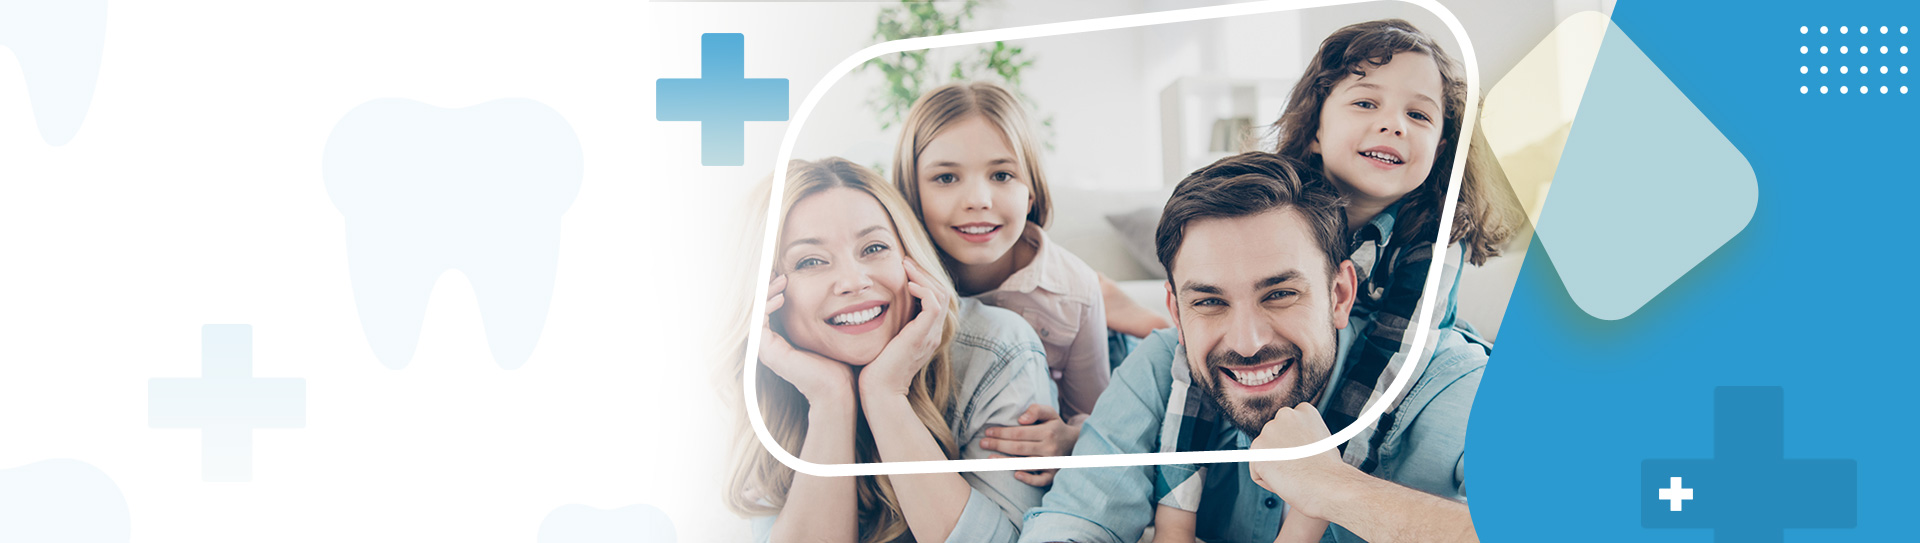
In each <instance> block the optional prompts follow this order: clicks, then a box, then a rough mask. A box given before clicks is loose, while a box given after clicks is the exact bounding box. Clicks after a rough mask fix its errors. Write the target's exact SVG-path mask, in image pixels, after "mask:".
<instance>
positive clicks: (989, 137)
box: [918, 115, 1033, 266]
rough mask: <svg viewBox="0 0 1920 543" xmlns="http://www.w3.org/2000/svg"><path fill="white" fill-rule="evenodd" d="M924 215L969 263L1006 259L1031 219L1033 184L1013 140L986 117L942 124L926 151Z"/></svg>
mask: <svg viewBox="0 0 1920 543" xmlns="http://www.w3.org/2000/svg"><path fill="white" fill-rule="evenodd" d="M918 166H919V168H918V170H919V175H920V179H919V180H918V183H919V184H920V215H921V218H922V220H924V221H925V222H926V224H927V232H928V233H929V234H932V236H933V242H934V244H936V245H939V246H940V249H941V250H942V251H945V252H946V254H947V256H948V257H951V258H953V260H954V261H956V262H957V263H959V264H961V265H963V266H981V265H988V264H995V263H1005V262H1006V259H1007V258H1008V257H1009V255H1010V254H1011V252H1012V249H1013V245H1014V243H1015V242H1017V241H1019V239H1020V235H1021V234H1022V233H1023V232H1024V231H1025V229H1026V224H1027V222H1026V221H1027V219H1026V217H1027V211H1028V209H1029V207H1030V206H1031V204H1032V203H1033V190H1032V187H1031V186H1030V185H1029V184H1028V183H1029V181H1027V180H1026V179H1024V178H1023V177H1024V176H1023V175H1022V173H1023V172H1025V171H1026V170H1025V168H1024V166H1023V165H1022V164H1021V162H1020V159H1019V157H1018V156H1017V155H1015V154H1014V151H1013V147H1012V145H1010V144H1009V142H1008V140H1007V137H1006V136H1005V135H1003V134H1001V132H1000V129H999V128H997V127H995V126H994V125H993V124H992V123H990V122H988V121H987V119H986V118H985V117H982V116H979V115H974V116H972V117H969V118H967V119H964V120H961V121H958V122H955V123H954V124H953V125H952V126H948V127H947V128H946V129H944V130H941V131H940V133H939V134H938V135H936V136H934V138H933V141H931V142H929V143H928V144H927V148H926V150H925V151H921V152H920V159H919V164H918Z"/></svg>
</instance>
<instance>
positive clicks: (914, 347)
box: [860, 259, 947, 396]
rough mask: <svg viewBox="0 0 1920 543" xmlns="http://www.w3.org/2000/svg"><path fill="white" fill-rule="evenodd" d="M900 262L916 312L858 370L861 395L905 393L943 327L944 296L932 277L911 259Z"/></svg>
mask: <svg viewBox="0 0 1920 543" xmlns="http://www.w3.org/2000/svg"><path fill="white" fill-rule="evenodd" d="M902 262H904V263H905V264H904V266H906V269H907V293H908V294H910V295H912V296H913V297H914V299H915V300H916V301H918V302H919V304H918V305H919V306H920V312H919V314H916V315H914V316H913V320H910V321H907V324H906V326H904V327H902V328H901V329H900V333H899V334H896V335H894V336H893V340H891V341H888V342H887V346H886V347H885V348H882V349H880V355H879V356H877V357H874V359H873V363H871V364H867V366H866V367H865V368H863V369H861V370H860V394H861V395H862V396H872V395H876V394H897V395H903V396H904V395H906V393H907V388H908V386H909V385H911V384H913V378H914V376H916V375H919V374H920V369H921V368H925V367H926V366H927V362H930V361H932V360H933V355H934V354H935V351H937V350H939V349H940V336H941V334H942V332H944V331H945V328H946V318H947V299H946V296H945V294H944V293H942V292H941V291H940V290H939V289H936V288H934V287H933V286H932V285H933V284H934V283H933V282H932V278H931V277H929V276H928V275H927V274H926V273H925V272H923V271H921V270H920V266H919V265H917V264H915V263H914V262H913V260H912V259H902Z"/></svg>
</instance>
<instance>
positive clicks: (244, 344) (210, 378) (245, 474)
mask: <svg viewBox="0 0 1920 543" xmlns="http://www.w3.org/2000/svg"><path fill="white" fill-rule="evenodd" d="M200 375H201V376H200V377H197V378H170V379H149V380H147V417H148V418H147V426H149V427H152V428H198V429H199V430H200V447H201V449H200V480H202V481H206V482H247V481H251V480H253V430H254V429H256V428H304V427H306V425H307V380H306V379H298V378H292V379H261V378H257V377H254V376H253V326H252V325H247V324H209V325H206V326H203V327H201V329H200Z"/></svg>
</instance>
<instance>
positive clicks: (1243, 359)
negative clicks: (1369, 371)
mask: <svg viewBox="0 0 1920 543" xmlns="http://www.w3.org/2000/svg"><path fill="white" fill-rule="evenodd" d="M1328 336H1329V340H1330V341H1328V342H1327V343H1326V344H1327V345H1328V346H1330V347H1331V349H1332V350H1338V345H1339V343H1338V341H1337V338H1335V337H1332V336H1333V334H1332V332H1331V331H1329V333H1328ZM1287 359H1292V360H1293V361H1294V362H1293V367H1291V368H1287V370H1286V371H1289V372H1292V373H1293V374H1294V375H1293V383H1292V386H1290V387H1288V388H1287V389H1286V390H1285V391H1284V392H1282V393H1281V394H1280V395H1278V396H1275V395H1272V394H1266V395H1258V396H1254V395H1245V394H1243V395H1240V396H1239V397H1237V398H1235V397H1230V396H1228V395H1227V384H1226V382H1225V381H1229V380H1232V377H1227V376H1224V375H1221V374H1220V373H1219V372H1217V371H1215V370H1216V369H1218V368H1223V367H1226V368H1235V367H1253V366H1259V365H1262V364H1268V363H1272V362H1274V361H1278V360H1287ZM1333 362H1334V360H1333V353H1329V352H1320V353H1314V355H1313V359H1311V360H1309V359H1307V357H1306V356H1303V355H1302V353H1301V351H1300V347H1299V346H1298V345H1294V344H1292V343H1284V344H1268V345H1267V346H1265V347H1262V348H1261V349H1260V351H1259V352H1256V353H1254V354H1253V356H1240V355H1239V354H1236V353H1234V352H1232V351H1229V350H1224V349H1222V350H1218V351H1214V352H1212V353H1208V354H1207V368H1206V370H1207V376H1206V377H1204V378H1201V380H1200V382H1201V384H1202V386H1204V387H1205V388H1206V389H1207V394H1208V395H1211V396H1213V402H1214V404H1215V405H1218V406H1220V411H1221V412H1222V413H1225V414H1226V415H1227V419H1228V420H1231V421H1232V422H1233V425H1234V426H1236V427H1239V428H1240V431H1242V432H1246V433H1247V434H1248V435H1260V431H1261V430H1262V429H1264V428H1266V426H1267V421H1271V420H1273V415H1274V413H1278V412H1279V411H1280V408H1282V407H1293V406H1296V405H1300V403H1301V402H1309V401H1313V400H1314V398H1315V397H1317V396H1319V394H1320V391H1321V390H1323V389H1325V388H1326V386H1327V381H1328V379H1327V377H1328V374H1330V373H1332V372H1333ZM1240 400H1245V403H1241V401H1240Z"/></svg>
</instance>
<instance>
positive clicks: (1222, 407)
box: [1020, 153, 1487, 543]
mask: <svg viewBox="0 0 1920 543" xmlns="http://www.w3.org/2000/svg"><path fill="white" fill-rule="evenodd" d="M1316 175H1317V174H1315V173H1314V172H1311V171H1308V170H1305V169H1304V168H1302V167H1301V166H1300V165H1299V163H1297V162H1296V161H1294V160H1291V159H1288V158H1285V157H1281V156H1278V155H1273V154H1270V153H1246V154H1242V155H1238V156H1233V157H1228V158H1225V159H1222V160H1221V161H1219V162H1216V163H1214V164H1213V165H1211V166H1208V167H1206V168H1203V169H1201V170H1200V171H1197V172H1194V173H1193V174H1192V175H1190V176H1188V177H1187V178H1186V179H1185V180H1183V181H1181V182H1180V184H1179V186H1177V187H1176V188H1175V189H1174V192H1173V196H1172V198H1171V199H1170V200H1169V201H1168V202H1167V206H1166V209H1165V211H1164V213H1163V214H1162V216H1161V222H1160V225H1159V230H1158V232H1157V234H1156V236H1155V242H1156V245H1157V249H1158V253H1159V257H1160V263H1161V265H1162V266H1164V267H1165V268H1166V270H1167V310H1168V312H1169V313H1170V314H1171V315H1172V316H1173V320H1174V323H1175V325H1174V328H1173V329H1170V330H1160V331H1157V332H1155V333H1154V334H1153V335H1151V336H1149V337H1148V338H1147V339H1146V340H1145V341H1144V342H1142V343H1141V344H1140V346H1139V347H1138V348H1136V349H1135V350H1134V351H1133V353H1132V354H1131V355H1129V356H1128V357H1127V360H1126V362H1124V363H1123V364H1122V365H1121V366H1120V367H1119V368H1118V369H1116V370H1115V372H1114V374H1113V378H1112V382H1111V384H1110V385H1109V386H1108V388H1107V390H1106V392H1105V393H1104V394H1102V395H1101V397H1100V400H1099V402H1098V403H1097V404H1096V407H1095V408H1094V411H1093V413H1092V415H1091V416H1090V417H1089V418H1088V419H1087V420H1086V422H1085V423H1084V425H1083V426H1082V429H1081V433H1080V439H1079V441H1078V442H1076V444H1075V446H1074V450H1073V454H1074V455H1075V456H1080V455H1091V454H1122V453H1148V452H1165V451H1193V450H1229V449H1247V448H1277V447H1294V446H1300V445H1306V444H1309V443H1313V442H1315V441H1319V440H1320V439H1322V438H1325V437H1327V436H1328V435H1330V434H1331V433H1332V432H1333V431H1338V430H1340V428H1332V429H1329V428H1328V427H1327V424H1326V423H1325V422H1324V420H1323V418H1322V417H1321V414H1320V410H1321V409H1320V408H1316V405H1318V406H1322V407H1324V406H1326V405H1328V404H1329V402H1331V401H1332V399H1334V398H1336V397H1337V396H1338V395H1339V394H1340V393H1341V390H1339V389H1340V388H1341V386H1340V383H1341V382H1342V379H1341V377H1342V375H1343V373H1342V372H1343V371H1345V370H1346V369H1347V368H1345V367H1344V362H1345V360H1344V359H1345V353H1347V352H1348V351H1350V350H1351V349H1350V345H1351V344H1352V341H1353V335H1354V334H1353V328H1354V326H1352V325H1351V324H1352V323H1350V321H1349V318H1350V315H1349V313H1350V312H1351V310H1352V309H1353V303H1354V298H1355V289H1356V280H1355V271H1354V266H1353V263H1352V262H1350V261H1348V260H1347V254H1348V247H1349V246H1348V244H1347V242H1346V240H1343V239H1342V233H1343V232H1344V231H1345V221H1346V220H1345V216H1344V212H1343V211H1342V209H1341V202H1340V198H1339V197H1338V194H1337V193H1336V192H1335V189H1334V188H1333V187H1332V186H1331V185H1330V184H1329V183H1327V182H1326V181H1324V180H1322V179H1318V178H1316V177H1315V176H1316ZM1430 335H1431V336H1432V339H1431V341H1430V343H1428V346H1429V347H1430V349H1428V350H1427V352H1428V353H1429V356H1427V357H1425V359H1424V360H1421V361H1420V362H1421V363H1418V364H1411V363H1410V364H1407V366H1406V367H1407V368H1409V369H1408V370H1407V371H1411V372H1414V374H1413V375H1410V376H1408V379H1409V381H1410V383H1409V385H1408V387H1407V389H1406V390H1405V391H1403V393H1404V396H1401V397H1399V398H1397V399H1395V400H1397V401H1394V402H1393V403H1392V404H1391V409H1387V410H1386V411H1387V413H1386V414H1387V416H1388V417H1391V418H1383V419H1381V421H1380V424H1379V425H1378V430H1375V431H1371V432H1364V434H1365V435H1364V437H1362V438H1358V439H1355V440H1354V441H1351V442H1348V443H1346V444H1343V445H1342V446H1341V447H1340V451H1333V450H1330V451H1327V452H1324V453H1321V454H1318V455H1314V456H1311V457H1307V458H1301V459H1297V460H1287V461H1276V462H1255V463H1251V464H1247V463H1241V464H1214V465H1211V466H1207V467H1206V468H1205V469H1199V468H1198V467H1196V466H1191V465H1188V466H1181V465H1170V466H1128V467H1117V468H1085V469H1067V470H1061V472H1060V473H1059V475H1058V476H1057V479H1056V480H1055V482H1054V486H1053V488H1052V489H1051V490H1050V491H1049V492H1048V493H1047V495H1046V497H1045V499H1044V501H1043V502H1042V504H1041V506H1040V507H1037V508H1035V509H1033V510H1032V511H1029V512H1028V514H1027V517H1026V521H1025V525H1024V527H1023V528H1022V532H1023V533H1022V534H1021V538H1020V540H1021V541H1023V542H1036V543H1039V542H1050V541H1078V542H1111V543H1134V542H1135V541H1138V540H1139V539H1140V536H1141V534H1142V532H1143V531H1144V530H1145V528H1146V527H1147V525H1148V524H1149V523H1151V522H1152V521H1153V519H1154V518H1155V517H1154V515H1155V510H1156V507H1161V508H1164V507H1167V506H1168V505H1169V500H1173V499H1174V498H1176V497H1179V496H1180V495H1182V494H1183V493H1184V494H1185V495H1186V498H1184V499H1185V500H1186V505H1188V506H1191V508H1190V509H1188V510H1190V511H1193V512H1194V513H1195V514H1197V515H1198V518H1197V522H1196V523H1194V524H1195V527H1196V528H1197V533H1196V534H1195V535H1197V536H1198V537H1199V538H1200V539H1202V540H1205V541H1209V542H1215V543H1221V542H1247V543H1256V542H1257V543H1267V542H1270V541H1273V540H1274V538H1275V536H1276V535H1277V534H1278V533H1279V531H1280V527H1281V524H1282V522H1283V521H1284V522H1302V523H1306V524H1305V525H1306V526H1314V527H1315V528H1314V529H1318V526H1320V525H1322V524H1324V523H1331V526H1330V527H1328V528H1327V529H1326V530H1327V531H1326V535H1328V536H1330V537H1331V538H1332V539H1334V540H1337V541H1355V540H1365V541H1375V542H1385V541H1423V542H1426V541H1475V540H1476V539H1477V538H1476V536H1475V535H1474V531H1473V523H1472V519H1471V518H1470V517H1469V516H1468V513H1467V505H1466V478H1465V434H1466V424H1467V413H1468V411H1469V409H1470V408H1471V407H1472V403H1473V395H1474V392H1475V391H1476V390H1477V389H1478V387H1479V383H1480V375H1481V372H1482V369H1483V368H1484V367H1485V364H1486V359H1487V351H1486V350H1485V348H1484V347H1482V346H1481V345H1479V344H1476V343H1473V342H1471V341H1470V340H1469V339H1468V338H1467V337H1466V336H1464V335H1463V334H1460V333H1459V332H1457V331H1454V330H1451V329H1441V330H1432V331H1430ZM1363 394H1364V393H1363ZM1365 422H1368V421H1362V423H1365ZM1341 451H1345V453H1346V454H1344V455H1342V454H1341ZM1343 456H1344V458H1346V459H1345V460H1343ZM1363 468H1364V469H1363ZM1175 505H1178V504H1175Z"/></svg>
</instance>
